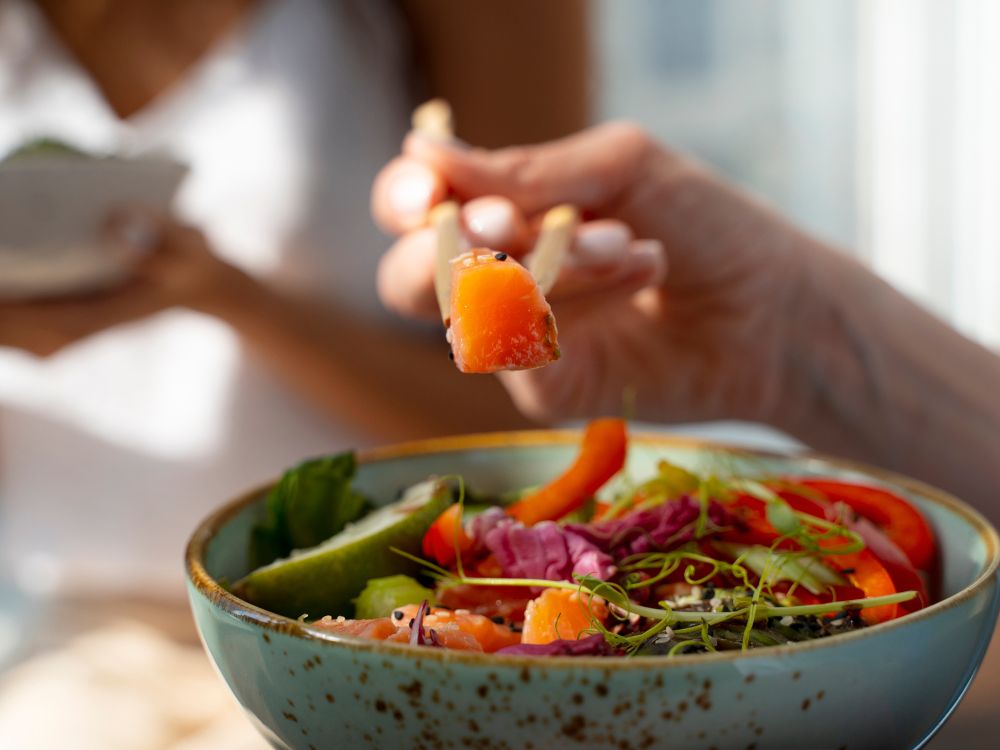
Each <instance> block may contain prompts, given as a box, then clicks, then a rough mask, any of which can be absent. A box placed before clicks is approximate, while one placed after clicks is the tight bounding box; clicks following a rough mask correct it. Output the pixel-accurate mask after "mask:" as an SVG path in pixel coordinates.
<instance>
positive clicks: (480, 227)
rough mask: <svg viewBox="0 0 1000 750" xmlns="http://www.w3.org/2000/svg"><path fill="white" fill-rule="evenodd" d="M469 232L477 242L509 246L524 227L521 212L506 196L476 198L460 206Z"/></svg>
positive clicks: (487, 244) (496, 246)
mask: <svg viewBox="0 0 1000 750" xmlns="http://www.w3.org/2000/svg"><path fill="white" fill-rule="evenodd" d="M462 217H463V218H464V219H465V226H466V229H467V230H468V232H469V234H471V235H472V236H473V238H474V239H475V241H476V243H477V244H480V245H485V246H486V247H490V248H507V247H510V246H511V245H512V244H513V243H514V241H515V240H516V239H517V236H518V233H519V232H520V231H523V229H524V220H523V219H522V217H521V212H520V211H518V210H517V208H516V207H515V206H514V204H513V203H511V202H510V201H509V200H507V199H506V198H500V197H498V196H487V197H483V198H476V199H475V200H471V201H469V202H468V203H466V204H465V206H464V207H463V208H462Z"/></svg>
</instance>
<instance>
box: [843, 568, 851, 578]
mask: <svg viewBox="0 0 1000 750" xmlns="http://www.w3.org/2000/svg"><path fill="white" fill-rule="evenodd" d="M840 572H841V573H843V574H844V575H845V576H846V575H850V574H851V573H853V572H854V568H841V569H840Z"/></svg>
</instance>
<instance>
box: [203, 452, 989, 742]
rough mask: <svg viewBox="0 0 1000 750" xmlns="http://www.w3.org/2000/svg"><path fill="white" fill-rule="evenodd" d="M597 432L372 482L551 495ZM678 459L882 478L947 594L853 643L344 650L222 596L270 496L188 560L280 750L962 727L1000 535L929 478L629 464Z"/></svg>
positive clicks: (463, 456)
mask: <svg viewBox="0 0 1000 750" xmlns="http://www.w3.org/2000/svg"><path fill="white" fill-rule="evenodd" d="M578 440H579V434H577V433H573V432H527V433H508V434H497V435H482V436H473V437H457V438H447V439H442V440H431V441H425V442H420V443H411V444H407V445H402V446H396V447H391V448H386V449H379V450H374V451H369V452H367V453H365V454H363V455H362V456H361V457H360V458H361V462H362V466H361V469H360V472H359V479H358V481H359V484H360V486H362V487H363V489H364V490H365V491H366V492H368V493H369V494H370V495H372V496H373V497H376V498H385V499H389V498H393V497H395V496H396V493H397V491H398V490H399V489H401V488H402V487H404V486H407V485H410V484H413V483H414V482H417V481H419V480H421V479H424V478H426V477H427V476H428V475H430V474H454V473H461V474H463V475H464V476H465V477H466V478H467V480H468V481H469V482H470V483H471V484H473V485H474V486H476V487H479V488H482V489H484V490H502V489H510V488H516V487H521V486H524V485H531V484H537V483H540V482H542V481H544V480H546V479H548V478H550V477H552V476H554V475H556V474H557V473H558V472H559V471H561V470H562V468H563V467H564V466H566V465H568V464H569V462H570V461H571V460H572V458H573V456H574V455H575V453H576V449H577V443H578ZM661 457H666V458H669V459H670V460H671V461H674V462H676V463H679V464H682V465H687V466H690V467H695V468H696V467H698V466H699V465H700V466H704V465H705V464H706V462H713V463H716V464H717V463H718V462H719V461H720V460H722V461H725V462H726V465H727V466H731V467H734V468H737V469H740V470H743V471H748V472H752V471H759V472H764V473H794V474H819V475H824V476H834V477H841V478H845V479H855V480H863V481H867V482H875V483H878V484H883V485H885V486H888V487H890V488H891V489H893V490H895V491H896V492H899V493H900V494H902V495H904V496H906V497H908V498H909V499H910V500H912V501H913V502H914V503H916V504H917V505H918V506H919V507H920V508H921V509H922V510H923V511H924V513H925V514H926V515H927V517H928V518H929V520H930V522H931V523H932V524H933V526H934V528H935V530H936V531H937V534H938V538H939V541H940V545H941V549H942V555H941V558H942V559H941V581H942V590H943V592H944V594H945V595H946V598H945V599H943V600H942V601H939V602H938V603H937V604H934V605H933V606H931V607H929V608H927V609H925V610H923V611H921V612H919V613H917V614H914V615H911V616H908V617H904V618H902V619H900V620H896V621H894V622H890V623H886V624H883V625H878V626H875V627H872V628H868V629H865V630H862V631H857V632H854V633H850V634H847V635H843V636H839V637H836V638H831V639H825V640H822V641H815V642H810V643H804V644H796V645H789V646H780V647H776V648H769V649H762V650H758V651H754V652H751V653H748V654H745V655H744V654H739V653H733V652H729V653H719V654H708V655H690V656H679V657H674V658H665V657H664V658H643V659H616V660H608V659H601V658H596V657H585V658H569V657H556V658H542V659H538V658H536V659H532V658H525V657H497V656H488V655H482V654H478V655H477V654H469V653H461V652H452V651H445V650H443V649H414V648H410V647H407V646H401V645H396V644H385V643H375V642H365V641H358V640H352V639H348V638H339V637H336V636H333V635H331V634H329V633H324V632H321V631H317V630H313V629H312V628H310V627H309V626H308V625H305V624H303V623H300V622H297V621H295V620H290V619H288V618H284V617H280V616H278V615H274V614H271V613H269V612H266V611H263V610H261V609H258V608H256V607H254V606H252V605H250V604H247V603H246V602H243V601H241V600H239V599H237V598H236V597H235V596H233V595H231V594H229V593H227V592H226V591H225V590H224V589H223V588H222V587H221V586H220V585H219V583H218V581H220V580H228V581H234V580H236V579H238V578H240V577H241V576H243V574H244V573H246V572H247V557H246V551H247V539H248V534H249V531H250V528H251V526H252V525H253V523H254V521H255V520H256V519H257V518H258V517H259V516H260V513H261V511H262V509H263V505H262V502H261V500H262V499H263V496H264V490H257V491H255V492H252V493H250V494H249V495H247V496H245V497H243V498H240V499H238V500H235V501H233V502H231V503H229V504H228V505H226V506H225V507H223V508H222V509H221V510H219V511H218V512H216V513H215V514H214V515H212V516H211V517H209V518H208V519H207V520H206V521H205V522H204V523H203V524H202V525H201V526H200V527H199V528H198V530H197V531H196V532H195V533H194V536H193V537H192V539H191V542H190V544H189V546H188V550H187V571H188V579H189V581H188V582H189V591H190V598H191V606H192V609H193V610H194V616H195V620H196V621H197V624H198V629H199V631H200V633H201V637H202V639H203V641H204V643H205V647H206V649H207V650H208V652H209V654H210V655H211V657H212V659H213V661H214V662H215V664H216V666H217V668H218V670H219V672H220V673H221V675H222V677H223V678H224V679H225V681H226V683H227V684H228V685H229V687H230V689H231V690H232V691H233V693H234V694H235V696H236V698H237V699H238V700H239V702H240V703H241V704H242V706H243V707H244V708H245V709H246V711H247V714H248V715H249V716H250V717H251V719H252V720H253V721H254V722H255V723H256V725H257V726H258V727H259V728H260V730H261V732H262V733H263V734H264V735H265V737H267V739H268V740H269V741H270V742H271V744H272V745H273V746H274V747H276V748H309V749H312V750H329V749H330V748H351V749H353V748H366V747H367V748H394V749H398V748H402V749H404V750H420V749H421V748H426V749H428V750H437V749H438V748H479V749H480V750H520V749H521V748H525V749H527V750H531V749H532V748H534V749H536V750H556V749H557V748H613V749H614V750H630V749H631V750H638V749H639V748H670V749H671V750H677V749H678V748H701V749H704V748H712V747H714V748H718V749H719V750H721V749H722V748H740V749H741V750H742V749H744V748H759V749H761V750H763V749H764V748H795V749H796V750H801V749H802V748H830V749H831V750H837V749H838V748H851V749H852V750H853V749H856V748H915V747H919V746H921V745H922V744H923V743H924V742H926V740H927V739H928V738H929V737H930V736H931V735H932V734H933V733H934V731H935V730H936V729H937V728H938V727H939V726H940V725H941V724H942V723H943V722H944V721H945V719H947V717H948V716H949V714H950V713H951V711H952V710H953V709H954V707H955V705H956V704H957V703H958V701H959V700H960V699H961V697H962V695H963V693H964V692H965V690H966V688H967V687H968V685H969V682H970V681H971V680H972V677H973V675H974V674H975V672H976V669H977V667H978V665H979V663H980V661H981V659H982V658H983V654H984V653H985V651H986V647H987V645H988V642H989V638H990V635H991V634H992V632H993V625H994V622H995V621H996V616H997V605H998V587H997V564H998V559H1000V543H998V538H997V534H996V532H995V531H994V530H993V529H992V528H991V527H990V525H989V524H988V523H987V522H986V521H985V520H984V519H983V518H982V517H981V516H980V515H979V514H978V513H976V512H975V511H973V510H971V509H970V508H968V507H966V506H965V505H962V504H961V503H959V502H958V501H957V500H955V499H953V498H951V497H949V496H947V495H945V494H944V493H942V492H940V491H938V490H934V489H932V488H930V487H927V486H925V485H922V484H919V483H917V482H914V481H911V480H907V479H904V478H901V477H898V476H892V475H889V474H886V473H884V472H881V471H876V470H873V469H867V468H864V467H859V466H857V465H854V464H847V463H844V462H840V461H836V460H832V459H825V458H819V457H811V456H807V457H789V456H778V455H773V454H764V453H754V452H750V451H745V450H737V449H728V448H724V447H720V446H716V445H710V444H704V443H695V442H690V441H683V440H677V439H672V438H666V437H661V436H643V437H633V439H632V443H631V448H630V451H629V470H630V472H631V473H632V475H633V476H636V477H642V476H644V475H648V474H651V473H652V472H653V470H654V466H655V462H656V460H657V459H659V458H661Z"/></svg>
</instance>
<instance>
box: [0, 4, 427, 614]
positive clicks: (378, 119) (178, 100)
mask: <svg viewBox="0 0 1000 750" xmlns="http://www.w3.org/2000/svg"><path fill="white" fill-rule="evenodd" d="M406 60H407V53H406V50H405V48H404V45H403V44H402V43H401V34H400V25H399V23H398V19H397V18H396V17H395V15H394V14H393V12H392V11H391V8H390V6H389V5H388V4H387V3H383V2H372V1H371V0H355V1H354V2H335V1H333V0H330V1H327V0H284V1H282V2H276V1H275V0H270V1H268V2H262V3H261V4H260V5H259V6H258V7H257V9H256V10H255V11H254V12H253V13H252V14H251V17H250V18H249V20H247V21H246V22H245V23H244V24H243V25H241V27H240V28H239V29H238V30H237V31H235V32H233V33H231V34H229V35H227V36H226V37H225V38H224V39H223V40H222V41H221V42H220V43H219V44H217V45H216V46H215V47H214V48H213V49H212V50H211V51H210V53H209V54H207V55H206V57H205V58H204V59H202V60H201V61H200V62H199V63H198V64H197V65H196V67H195V68H193V69H192V71H191V72H190V74H189V75H188V76H187V78H186V80H184V81H183V82H182V84H180V85H178V86H175V87H173V88H171V89H170V90H168V91H166V92H165V93H164V94H163V95H162V96H160V97H159V98H157V99H156V100H155V101H154V102H152V103H151V104H150V105H149V106H148V107H146V108H145V109H144V110H143V111H142V112H140V113H138V114H137V115H135V116H133V117H130V118H128V119H127V120H125V121H122V120H119V119H118V118H117V117H116V116H115V114H114V113H113V112H112V111H111V110H110V109H109V108H108V106H107V104H106V103H105V102H104V100H103V98H102V97H101V95H100V93H99V91H98V90H97V89H96V88H95V86H94V84H93V83H92V82H91V80H90V79H89V78H88V77H87V75H86V74H85V73H84V72H83V71H82V70H81V69H80V68H79V67H78V66H77V65H76V64H75V62H74V61H73V60H72V59H71V58H70V57H69V56H68V55H67V53H66V52H65V51H64V50H63V49H62V48H61V47H60V46H59V45H58V44H57V43H56V42H55V41H54V40H53V38H52V36H51V34H50V33H49V32H48V30H47V28H46V26H45V23H44V20H43V18H42V17H41V15H40V13H39V12H38V11H37V9H36V8H35V7H34V6H32V5H30V4H28V3H27V2H25V1H24V0H16V1H12V0H8V1H7V2H2V3H0V157H2V156H3V154H5V153H8V152H10V151H11V150H13V149H14V148H16V147H17V146H18V145H20V144H21V143H22V142H23V141H25V140H27V139H28V138H31V137H35V136H39V135H44V136H51V137H55V138H58V139H60V140H62V141H65V142H67V143H69V144H71V145H76V146H78V147H81V148H84V149H89V150H94V151H97V152H124V153H128V154H142V153H145V152H152V151H155V152H164V151H165V152H168V153H170V154H172V155H174V156H175V157H177V158H178V159H180V160H181V161H184V162H186V163H187V164H189V165H190V167H191V173H190V175H189V176H188V178H187V181H186V182H185V184H184V185H183V186H182V189H181V191H180V193H179V194H178V197H177V201H176V205H175V210H176V213H177V215H178V217H180V218H181V219H182V220H184V221H187V222H191V223H194V224H196V225H198V226H199V227H201V228H202V229H203V230H204V231H205V232H206V233H207V235H208V237H209V238H210V240H211V242H212V244H213V246H214V247H215V248H216V249H217V251H218V252H219V254H220V255H222V256H223V257H225V259H226V260H228V261H230V262H232V263H234V264H236V265H238V266H240V267H242V268H244V269H246V270H247V271H249V272H251V273H254V274H256V275H258V276H268V277H271V278H273V279H279V278H280V280H281V281H282V282H283V283H298V284H300V285H302V284H311V285H312V287H313V289H314V290H316V291H319V292H321V293H323V294H328V295H333V296H335V297H336V299H337V300H338V301H339V302H341V303H346V304H349V305H350V307H351V309H352V310H354V311H355V312H356V314H358V315H368V316H383V315H385V313H383V312H382V311H381V308H380V307H379V305H378V302H377V298H376V295H375V282H374V279H375V268H376V264H377V261H378V257H379V254H380V252H381V250H382V249H384V247H385V246H386V240H385V238H383V237H381V236H380V235H379V234H378V232H377V230H376V229H375V228H374V227H373V226H372V223H371V220H370V219H369V213H368V191H369V187H370V185H371V181H372V179H373V177H374V175H375V173H376V172H377V170H378V168H379V167H380V166H381V165H382V164H383V163H384V162H385V161H386V160H387V159H389V158H390V157H391V156H392V154H393V153H394V152H395V151H396V150H398V148H399V143H400V139H401V138H402V135H403V132H404V129H405V127H406V124H407V122H408V112H409V109H410V106H411V104H412V101H411V99H410V95H409V94H410V85H409V83H410V79H409V75H408V73H407V71H406ZM386 319H387V321H388V316H386ZM386 324H387V325H388V324H389V323H388V322H387V323H386ZM356 442H357V440H356V438H355V437H354V436H352V435H351V434H349V433H348V432H347V431H346V430H345V429H344V428H343V426H342V425H338V424H336V423H335V422H334V421H331V420H330V419H329V418H328V417H327V416H325V415H321V414H319V413H317V411H316V409H315V408H313V407H311V406H310V405H309V404H308V403H306V402H304V401H303V400H302V399H301V398H300V397H298V396H297V395H295V394H294V393H293V392H291V391H290V390H289V389H288V388H287V387H286V386H285V385H284V384H283V383H281V382H279V381H277V380H276V379H275V378H274V377H273V376H272V375H271V374H270V373H268V372H267V371H265V370H264V369H262V368H261V367H260V366H259V365H257V364H256V363H254V362H251V361H249V360H248V359H247V357H246V356H245V354H244V352H243V351H242V349H241V344H240V341H239V340H238V338H237V337H236V336H235V335H234V333H233V332H232V331H231V330H229V328H228V327H227V326H226V325H225V324H223V323H221V322H219V321H217V320H214V319H212V318H209V317H206V316H202V315H198V314H195V313H191V312H187V311H170V312H166V313H163V314H160V315H158V316H156V317H154V318H152V319H149V320H145V321H141V322H139V323H136V324H133V325H129V326H123V327H119V328H115V329H112V330H109V331H106V332H103V333H101V334H99V335H96V336H94V337H92V338H90V339H87V340H85V341H83V342H80V343H78V344H76V345H74V346H72V347H70V348H68V349H66V350H65V351H63V352H61V353H59V354H58V355H56V356H54V357H52V358H50V359H48V360H38V359H35V358H33V357H31V356H28V355H24V354H22V353H20V352H16V351H11V350H3V349H0V566H2V567H0V570H2V571H7V572H8V573H9V572H11V571H12V572H13V575H14V576H15V577H16V578H17V580H18V581H19V582H21V583H22V584H23V585H26V586H28V587H29V588H31V589H34V590H39V589H41V590H52V589H62V588H64V587H65V588H72V589H73V590H74V591H77V592H79V591H81V590H91V589H95V588H96V589H102V590H108V589H113V590H114V589H117V590H119V591H121V590H129V589H134V588H135V587H137V586H142V587H143V588H144V589H145V590H147V591H160V592H163V593H169V594H176V593H178V592H179V591H180V590H181V585H182V580H183V576H182V573H181V570H182V568H181V557H182V552H183V546H184V541H185V539H186V536H187V534H188V533H189V532H190V531H191V530H192V528H193V526H194V525H195V524H196V522H197V521H198V520H199V519H200V518H202V517H203V516H204V515H206V514H207V512H208V511H209V510H211V509H212V508H213V507H215V506H217V505H218V504H219V503H220V502H221V501H222V500H224V499H227V498H229V497H232V496H234V495H235V494H236V493H238V492H240V491H241V490H243V489H246V488H248V487H251V486H253V485H254V484H255V483H259V482H261V481H263V480H265V479H267V478H269V477H272V476H274V475H276V474H277V473H278V472H280V471H281V470H282V469H283V468H285V467H286V466H288V465H290V464H292V463H294V462H296V461H298V460H300V459H302V458H304V457H307V456H310V455H315V454H318V453H323V452H330V451H336V450H340V449H343V448H345V447H350V446H353V445H354V444H355V443H356Z"/></svg>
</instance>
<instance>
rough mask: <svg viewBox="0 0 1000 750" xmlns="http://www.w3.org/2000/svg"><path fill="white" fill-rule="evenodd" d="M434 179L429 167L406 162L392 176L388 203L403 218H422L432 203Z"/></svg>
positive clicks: (434, 186)
mask: <svg viewBox="0 0 1000 750" xmlns="http://www.w3.org/2000/svg"><path fill="white" fill-rule="evenodd" d="M435 189H436V179H435V176H434V173H433V172H431V170H430V169H428V168H427V167H424V166H422V165H420V164H407V165H405V166H403V167H401V168H400V170H399V172H398V173H397V174H396V175H394V176H393V179H392V184H391V185H390V187H389V204H390V206H391V207H392V210H393V211H394V212H395V213H396V214H398V215H399V216H400V217H402V218H404V219H413V220H423V218H424V217H425V216H426V214H427V212H428V211H429V210H430V207H431V205H432V204H433V199H434V193H435Z"/></svg>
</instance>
